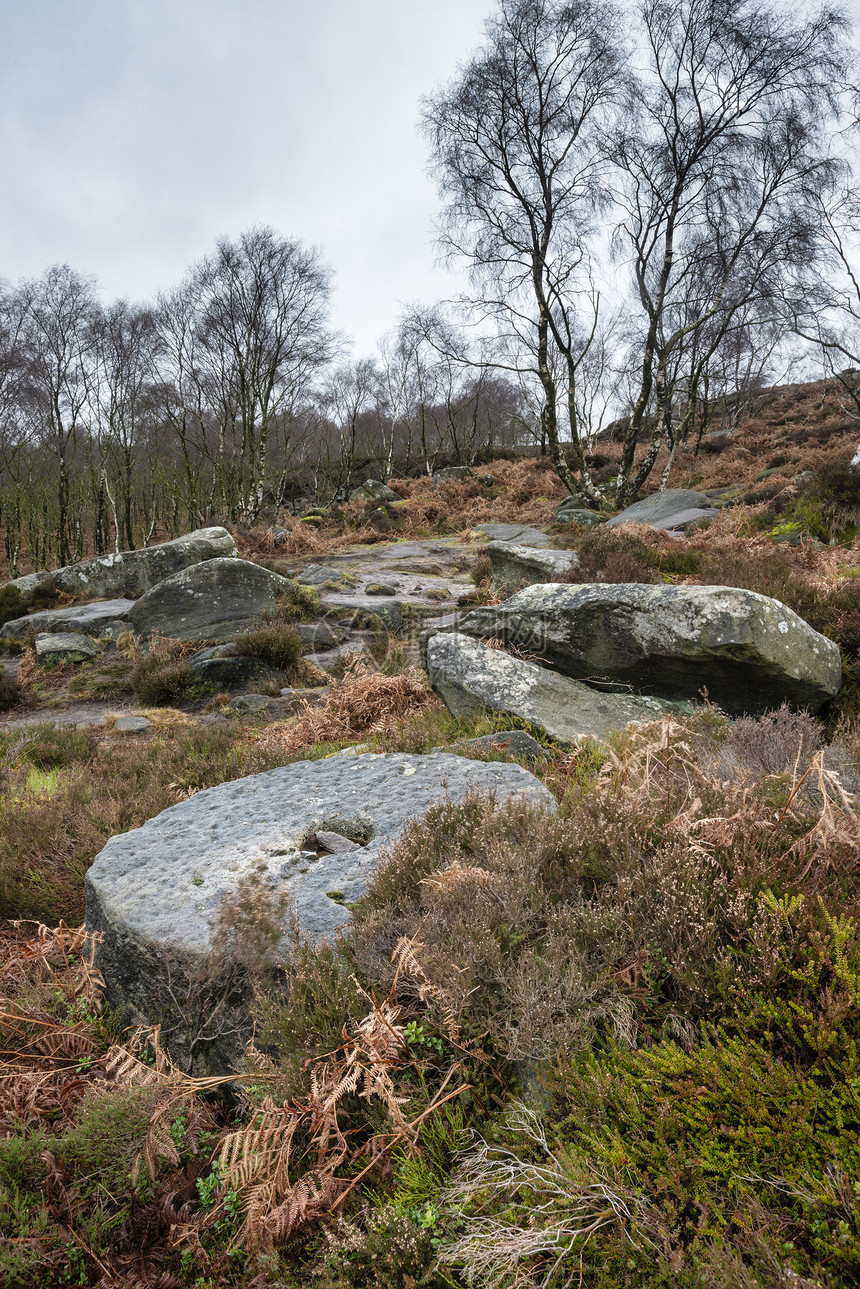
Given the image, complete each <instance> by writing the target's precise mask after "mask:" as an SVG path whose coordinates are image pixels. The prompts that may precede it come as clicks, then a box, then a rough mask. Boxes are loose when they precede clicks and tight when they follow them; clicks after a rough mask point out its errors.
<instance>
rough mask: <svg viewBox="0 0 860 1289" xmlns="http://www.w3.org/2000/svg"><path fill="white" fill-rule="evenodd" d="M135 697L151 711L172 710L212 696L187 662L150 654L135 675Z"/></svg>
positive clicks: (133, 680)
mask: <svg viewBox="0 0 860 1289" xmlns="http://www.w3.org/2000/svg"><path fill="white" fill-rule="evenodd" d="M131 685H132V689H133V690H134V695H135V697H136V698H137V699H138V700H139V701H140V702H141V703H146V704H147V705H149V706H151V707H172V706H174V705H175V704H176V703H183V702H188V701H189V700H191V699H193V698H199V697H202V695H203V694H204V693H207V692H209V688H210V687H207V686H206V685H205V684H204V683H203V682H202V681H201V680H200V678H199V677H198V676H195V674H194V672H193V671H192V669H191V667H190V666H189V664H188V663H187V662H171V661H165V660H164V659H163V658H159V657H158V656H156V655H155V654H148V655H147V656H146V657H145V658H141V660H140V661H139V662H138V663H137V664H136V665H135V668H134V671H133V672H132V674H131Z"/></svg>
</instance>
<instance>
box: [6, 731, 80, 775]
mask: <svg viewBox="0 0 860 1289" xmlns="http://www.w3.org/2000/svg"><path fill="white" fill-rule="evenodd" d="M96 746H97V744H96V737H95V734H94V733H93V731H92V730H88V729H75V728H73V727H70V726H63V725H45V726H42V727H41V728H40V729H38V730H37V732H36V734H35V735H34V737H33V738H32V739H31V740H30V741H29V742H28V743H26V744H25V746H24V748H23V750H22V753H21V755H22V757H23V759H24V760H26V761H29V763H30V765H34V766H35V767H36V769H37V770H63V769H65V768H66V767H67V766H70V765H74V764H75V763H76V762H78V761H89V760H90V759H91V758H92V757H93V755H94V754H95V750H96Z"/></svg>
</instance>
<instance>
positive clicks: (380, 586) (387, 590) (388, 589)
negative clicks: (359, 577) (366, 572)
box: [364, 582, 397, 595]
mask: <svg viewBox="0 0 860 1289" xmlns="http://www.w3.org/2000/svg"><path fill="white" fill-rule="evenodd" d="M364 594H365V595H396V594H397V587H396V586H388V585H386V583H384V582H368V584H367V586H366V587H365V588H364Z"/></svg>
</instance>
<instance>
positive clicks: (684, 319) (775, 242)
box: [0, 0, 860, 571]
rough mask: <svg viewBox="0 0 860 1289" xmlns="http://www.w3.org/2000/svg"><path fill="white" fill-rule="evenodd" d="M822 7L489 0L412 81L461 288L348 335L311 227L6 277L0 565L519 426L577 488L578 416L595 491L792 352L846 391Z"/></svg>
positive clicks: (473, 444)
mask: <svg viewBox="0 0 860 1289" xmlns="http://www.w3.org/2000/svg"><path fill="white" fill-rule="evenodd" d="M849 37H850V28H849V24H848V21H847V18H846V17H845V15H844V13H843V12H842V11H840V10H839V9H837V8H832V7H831V8H822V9H821V10H819V11H816V12H814V13H810V12H809V11H808V10H807V9H804V10H802V11H801V10H793V9H791V8H790V7H788V6H787V5H785V4H777V3H774V2H773V0H771V2H768V0H755V2H752V0H680V2H677V0H643V2H642V3H640V4H639V5H638V6H637V7H636V9H635V11H632V10H628V9H624V10H623V11H622V10H621V8H619V7H616V6H614V5H613V4H611V3H604V0H574V3H560V2H559V0H499V3H498V4H497V6H496V9H495V11H494V13H493V15H492V16H491V18H490V19H489V20H488V22H487V25H486V33H485V39H484V43H483V45H482V46H481V47H480V48H479V49H478V50H477V51H475V52H474V54H473V55H472V56H471V57H470V58H469V59H468V60H467V61H466V62H465V63H464V64H462V65H461V66H460V67H459V68H458V69H457V71H456V73H455V75H454V76H453V78H452V79H451V81H450V82H449V83H447V84H446V85H444V86H442V87H440V88H439V89H438V90H437V91H436V92H435V93H434V94H432V95H431V96H429V97H428V98H426V99H425V100H424V102H423V121H424V128H425V133H426V136H427V140H428V144H429V149H430V156H431V161H432V165H433V167H434V171H435V174H436V177H437V180H438V185H439V190H440V194H441V197H442V220H441V226H440V237H441V241H442V245H443V247H444V248H445V249H446V251H447V252H448V253H449V254H450V256H451V257H452V259H453V260H454V261H455V262H458V263H460V264H461V265H464V266H465V267H466V268H467V270H468V281H469V288H468V290H467V291H466V292H464V294H463V296H462V297H461V298H459V299H457V300H450V301H446V302H444V303H441V304H438V305H436V306H434V307H432V308H418V307H415V308H411V309H408V310H406V311H404V313H403V315H402V316H401V317H400V319H399V320H398V322H397V324H396V325H395V327H394V328H393V330H392V331H391V333H390V334H389V335H388V336H387V337H385V338H384V339H383V341H382V342H381V343H380V345H379V348H378V352H377V353H376V354H375V355H373V356H371V357H362V358H358V359H354V358H350V357H349V356H348V348H347V346H346V344H345V342H344V339H343V337H341V336H339V335H337V334H336V333H334V332H333V331H332V329H331V326H330V322H329V301H330V293H331V275H330V271H329V269H328V268H327V266H326V265H325V263H324V262H323V260H322V258H321V257H320V255H319V253H318V252H317V251H315V250H313V249H309V248H308V247H306V246H304V245H303V244H302V243H301V242H299V241H297V240H295V239H292V238H289V237H283V236H281V235H280V234H279V233H277V232H276V231H275V230H273V229H271V228H268V227H255V228H252V229H250V230H249V231H247V232H245V233H244V234H242V235H241V236H239V237H238V238H236V239H230V238H226V237H225V238H223V239H221V240H220V241H219V242H218V243H217V245H216V247H215V249H214V251H212V253H211V254H209V255H207V256H206V257H204V258H203V259H202V260H200V261H199V262H198V263H196V264H194V265H192V266H191V267H190V268H189V270H188V271H187V273H186V275H185V277H184V278H183V280H182V281H181V282H180V283H179V284H178V285H177V286H175V287H174V288H172V289H169V290H166V291H164V292H163V293H161V294H159V295H158V296H157V298H156V300H155V301H154V302H152V303H149V304H144V305H138V304H132V303H129V302H128V301H126V300H118V301H115V302H113V303H110V304H104V303H103V302H102V301H101V300H100V298H99V296H98V293H97V290H96V286H95V284H94V282H93V281H92V280H90V279H88V278H86V277H84V276H82V275H81V274H79V273H77V272H76V271H75V270H74V269H73V268H70V267H69V266H67V265H57V266H54V267H52V268H49V269H48V270H47V271H46V272H45V273H44V274H43V275H42V276H41V277H39V278H37V279H33V280H29V281H23V282H20V283H19V284H17V285H15V286H6V287H4V288H3V290H2V293H0V523H2V528H3V533H4V539H5V547H6V555H7V560H8V563H9V566H10V567H11V569H12V570H13V571H17V570H18V569H19V567H23V565H28V566H30V565H32V566H36V567H38V566H41V565H48V564H51V563H66V562H68V561H70V560H72V559H74V558H76V557H79V556H81V555H83V554H84V553H87V552H88V551H91V550H92V551H95V552H97V553H104V552H107V551H110V550H113V549H120V548H128V547H133V546H138V545H140V544H142V543H145V542H147V541H149V540H152V539H153V538H154V536H155V535H156V534H157V535H158V536H163V535H164V534H171V533H174V532H176V531H179V530H180V529H184V528H187V527H189V526H199V525H201V524H205V523H207V522H209V521H212V520H214V519H216V518H217V519H223V520H227V521H232V522H234V523H246V524H252V523H254V522H256V521H258V520H259V519H260V517H261V515H262V513H263V512H264V511H270V510H272V509H275V510H276V509H277V508H279V507H281V506H284V505H287V504H290V502H291V501H292V500H294V499H295V497H296V496H297V495H299V494H304V495H312V496H313V497H314V498H315V499H317V500H319V501H322V502H327V501H331V500H333V499H335V498H342V497H344V496H346V495H348V492H349V489H350V488H351V487H352V486H354V484H355V483H356V482H358V481H360V479H359V475H360V476H361V478H363V477H364V476H365V475H366V474H367V473H375V474H378V475H379V476H380V477H382V478H388V477H390V476H391V475H392V474H399V473H402V472H414V471H418V470H420V471H432V469H433V468H434V466H435V465H436V464H438V463H439V462H440V461H441V460H443V459H444V460H445V461H446V462H450V461H453V462H456V463H458V464H460V463H464V464H470V463H472V462H474V461H475V460H476V459H480V458H481V457H486V456H488V455H491V454H492V453H493V452H494V451H498V450H499V449H503V448H511V447H516V448H522V447H524V446H527V445H533V446H534V447H535V448H536V449H537V450H540V451H542V452H546V453H548V454H549V455H550V456H551V458H552V460H553V463H554V465H555V468H556V470H557V471H558V473H559V475H560V476H561V478H562V479H563V481H564V482H565V483H566V484H567V485H568V487H569V488H570V489H571V491H574V492H577V493H579V494H580V495H582V496H583V497H584V498H585V499H586V500H590V501H591V502H593V503H599V502H601V501H602V498H601V496H600V494H599V493H598V492H597V490H596V487H595V484H594V482H593V480H592V478H591V475H590V473H589V468H588V463H587V451H588V448H589V446H590V445H591V443H592V442H593V440H594V437H595V435H596V434H597V433H598V432H599V431H600V430H601V429H602V428H604V426H605V424H606V422H607V420H612V421H613V422H614V427H615V431H616V433H617V434H618V435H619V436H620V437H621V438H622V439H623V455H622V461H621V468H620V473H619V476H618V480H617V499H618V500H619V501H624V500H627V499H629V498H630V497H631V496H633V495H635V493H636V492H638V491H639V490H640V489H641V488H642V486H643V484H644V483H645V482H646V480H647V479H648V477H649V475H650V474H651V473H652V471H653V470H654V468H655V465H656V464H657V463H658V461H659V462H660V470H661V482H662V483H665V482H666V481H668V479H669V477H670V473H671V469H672V465H673V463H674V460H675V458H676V456H677V453H678V452H679V451H682V450H685V449H688V448H689V447H690V446H691V445H694V444H695V442H696V441H697V438H698V437H700V436H701V433H702V431H703V429H704V428H705V427H706V426H707V425H708V424H709V423H711V421H712V419H713V417H714V416H715V415H726V414H729V415H734V416H737V414H738V412H739V409H740V407H741V406H742V396H743V394H744V393H745V392H749V391H754V390H755V389H756V388H760V387H761V386H762V385H763V384H765V383H768V382H769V381H771V380H773V379H774V378H775V377H776V376H778V375H783V374H786V373H788V374H790V373H791V371H792V369H793V368H794V370H795V371H796V370H799V369H798V368H797V367H796V364H799V363H803V362H804V361H805V360H809V359H810V358H812V359H813V360H814V361H815V362H816V363H817V367H818V370H819V371H820V369H821V365H822V363H823V366H824V370H825V371H826V372H827V373H828V374H831V375H832V376H833V377H834V379H835V380H836V381H837V382H840V383H841V386H842V388H843V391H844V394H845V398H846V403H847V405H848V406H849V407H851V408H853V409H854V411H855V412H856V413H857V414H858V415H860V404H858V402H857V395H856V387H855V383H854V380H853V377H852V375H851V374H850V369H852V368H854V367H856V366H860V340H858V336H860V291H859V290H858V277H857V275H856V270H855V253H856V249H857V245H858V232H860V199H858V197H857V195H856V191H855V189H856V182H855V177H854V173H853V170H852V156H853V152H854V148H855V142H856V130H857V125H858V103H860V100H858V93H857V91H856V89H855V87H854V86H853V85H852V84H851V82H850V75H849V74H850V70H851V66H852V60H853V56H854V55H853V50H852V48H851V46H850V43H849ZM806 370H810V368H808V367H807V368H806Z"/></svg>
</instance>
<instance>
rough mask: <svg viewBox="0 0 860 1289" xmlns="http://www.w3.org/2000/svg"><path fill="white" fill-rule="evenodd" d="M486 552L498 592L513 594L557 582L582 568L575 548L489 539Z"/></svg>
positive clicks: (494, 590) (493, 583)
mask: <svg viewBox="0 0 860 1289" xmlns="http://www.w3.org/2000/svg"><path fill="white" fill-rule="evenodd" d="M487 554H488V555H489V557H490V563H491V564H492V566H493V575H492V580H491V582H490V590H491V591H493V592H494V593H495V594H496V595H513V594H514V592H515V591H519V590H520V589H521V588H522V587H524V586H535V585H536V584H538V583H546V582H558V581H560V579H561V578H563V577H565V576H566V574H568V573H569V572H570V571H571V569H574V568H578V567H579V556H578V555H577V554H576V551H551V550H540V549H537V548H535V547H534V546H518V545H516V544H515V543H514V542H490V543H489V545H488V546H487Z"/></svg>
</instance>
